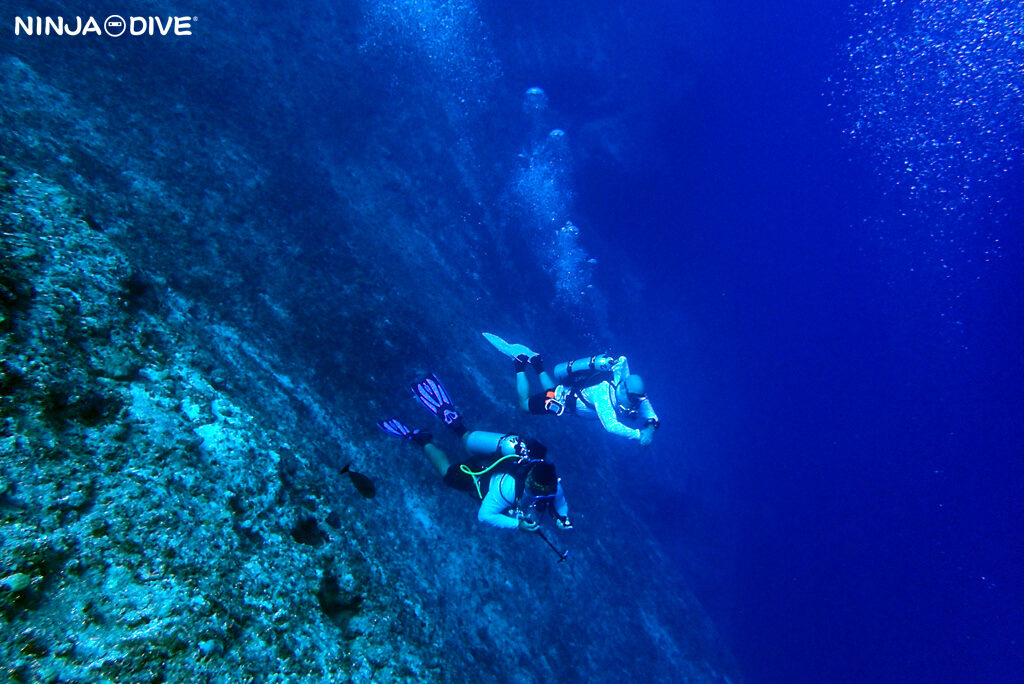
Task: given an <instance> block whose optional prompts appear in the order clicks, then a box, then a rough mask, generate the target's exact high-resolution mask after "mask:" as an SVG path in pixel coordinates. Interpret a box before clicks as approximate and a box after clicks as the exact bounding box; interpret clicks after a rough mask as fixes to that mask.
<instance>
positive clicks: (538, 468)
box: [526, 461, 558, 496]
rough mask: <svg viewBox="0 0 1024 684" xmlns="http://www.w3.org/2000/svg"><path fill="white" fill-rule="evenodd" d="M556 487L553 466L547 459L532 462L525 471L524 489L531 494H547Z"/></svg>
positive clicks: (556, 480) (556, 478) (556, 475)
mask: <svg viewBox="0 0 1024 684" xmlns="http://www.w3.org/2000/svg"><path fill="white" fill-rule="evenodd" d="M557 489H558V474H557V473H556V472H555V466H554V465H552V464H551V463H548V462H547V461H541V462H540V463H534V464H533V465H532V466H530V469H529V470H528V471H526V490H527V492H529V493H530V494H531V495H533V496H549V495H552V494H554V493H555V491H556V490H557Z"/></svg>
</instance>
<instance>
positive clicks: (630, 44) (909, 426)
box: [491, 2, 1024, 682]
mask: <svg viewBox="0 0 1024 684" xmlns="http://www.w3.org/2000/svg"><path fill="white" fill-rule="evenodd" d="M715 6H716V9H715V12H714V14H715V16H714V19H715V21H714V28H715V30H714V32H713V33H712V34H709V35H708V41H709V42H710V43H711V45H709V46H708V49H707V50H706V51H705V52H704V53H703V54H701V55H698V56H696V57H694V56H692V55H689V56H688V55H686V54H684V52H685V51H683V50H682V49H681V48H680V49H678V50H677V49H675V48H674V42H673V41H674V37H673V31H675V30H677V29H679V26H677V25H674V24H673V21H672V20H671V17H672V16H673V12H674V11H675V8H674V7H673V6H670V5H665V6H664V7H661V8H660V9H662V10H663V11H664V13H663V14H662V15H658V13H657V12H656V11H654V10H653V9H652V10H651V16H650V17H648V18H641V19H640V21H641V22H642V23H643V25H644V26H645V27H646V33H643V34H641V35H637V34H630V33H628V32H623V33H622V34H619V35H615V36H606V38H607V40H608V42H609V45H607V46H605V49H606V50H608V51H610V52H611V53H612V54H613V55H614V56H615V58H616V60H615V64H616V68H617V69H621V70H622V73H616V74H608V79H609V81H615V80H617V82H618V83H620V89H619V90H618V91H614V90H613V91H612V95H614V94H615V93H616V92H618V94H620V95H622V100H621V101H619V102H618V104H619V105H620V106H622V104H623V102H625V101H626V100H632V102H629V103H628V104H630V105H636V104H637V102H638V101H639V102H641V106H636V107H635V108H633V109H629V108H628V107H627V114H625V115H624V116H623V123H624V125H625V130H627V131H629V135H628V146H629V147H630V152H629V154H630V155H631V156H632V157H634V159H635V160H640V162H639V163H635V162H634V163H632V164H620V163H617V162H615V161H611V160H609V159H608V158H607V157H602V156H601V155H600V154H591V155H587V154H581V155H579V158H578V160H577V164H576V190H577V209H578V213H579V215H580V216H581V217H582V218H581V220H580V221H578V223H580V224H581V225H582V226H583V227H584V246H585V247H586V248H587V249H588V250H590V251H591V252H592V253H593V254H595V255H596V256H597V257H598V259H599V262H600V263H601V264H604V267H603V268H602V269H600V271H599V274H598V278H599V284H600V285H601V286H602V287H603V288H604V289H605V290H607V291H609V292H611V293H612V311H613V317H612V320H613V327H614V328H615V330H614V332H615V333H616V335H617V336H618V341H619V342H620V343H621V346H622V349H621V351H623V352H624V353H628V354H629V356H630V358H631V363H632V365H633V367H634V369H636V370H638V371H640V372H645V371H646V374H647V375H648V376H649V378H650V380H649V382H648V385H649V392H650V394H651V396H652V399H653V400H654V402H655V405H656V406H657V408H658V410H659V412H660V413H661V414H662V417H663V419H664V422H665V427H664V428H663V429H662V430H661V432H660V433H659V437H658V442H657V444H656V447H655V449H654V450H652V453H650V454H645V455H639V456H637V458H639V459H641V460H640V461H639V462H636V461H634V463H638V465H637V466H636V467H627V468H626V470H627V471H629V474H627V476H626V477H624V487H626V488H628V490H629V492H630V494H632V495H633V496H635V497H636V498H637V500H638V502H640V501H646V502H648V503H647V504H644V503H638V506H642V507H645V509H646V510H645V514H646V515H647V517H648V519H649V520H651V521H652V524H654V525H655V527H656V533H657V534H659V535H660V536H661V537H662V539H663V540H664V541H665V542H666V545H667V546H668V547H669V548H670V549H672V550H673V553H675V554H676V556H677V558H678V560H679V563H680V564H681V565H682V566H684V567H685V568H686V569H687V570H688V572H689V573H691V574H692V575H693V577H694V578H695V582H696V584H697V587H698V590H699V591H700V593H701V594H702V598H703V599H704V601H705V603H706V605H707V606H708V607H709V609H710V610H711V611H712V613H713V614H714V616H715V618H716V619H717V620H718V622H719V624H720V625H721V626H722V629H723V631H724V633H725V635H726V636H727V638H728V640H729V642H730V643H731V645H732V647H733V649H734V651H735V652H736V654H737V655H738V657H739V658H740V660H741V663H742V665H743V667H744V670H745V673H746V675H747V676H748V677H749V679H750V680H751V681H753V682H824V681H829V682H841V681H846V682H863V681H899V682H904V681H921V682H925V681H928V682H935V681H991V682H1003V681H1013V680H1016V679H1019V677H1020V672H1022V671H1024V669H1022V668H1024V656H1022V653H1024V642H1022V641H1021V639H1022V637H1024V619H1022V613H1021V605H1022V601H1021V599H1022V591H1021V580H1020V571H1019V568H1020V566H1021V562H1022V561H1024V549H1022V541H1021V533H1020V532H1021V529H1020V525H1019V522H1020V520H1021V518H1022V515H1021V504H1020V501H1019V496H1020V492H1021V485H1022V479H1024V478H1022V466H1021V465H1020V457H1021V455H1022V449H1021V445H1022V444H1024V427H1022V425H1024V395H1022V390H1021V388H1022V386H1024V362H1022V354H1021V349H1022V345H1021V339H1022V336H1021V333H1022V331H1024V316H1022V312H1024V302H1022V295H1021V292H1022V291H1024V288H1022V286H1024V282H1022V279H1024V278H1022V274H1024V269H1022V268H1021V267H1022V254H1024V250H1022V245H1021V243H1020V239H1019V236H1018V235H1017V234H1015V232H1014V230H1015V226H1016V225H1019V223H1020V218H1021V216H1022V214H1021V212H1020V211H1019V207H1017V208H1013V207H1011V209H1010V211H1009V214H1010V215H1009V216H1008V217H1006V218H1004V219H1003V220H1000V221H993V220H991V219H976V220H974V221H973V222H971V223H968V224H966V225H958V226H954V227H953V230H954V235H956V237H955V240H956V242H957V243H958V244H956V246H955V249H956V250H960V249H963V250H966V253H968V254H972V253H973V254H976V255H979V256H980V255H981V254H982V253H983V252H984V249H985V247H986V245H987V243H986V242H985V238H983V237H976V236H975V235H976V234H984V233H986V232H988V231H991V232H993V233H994V234H996V235H998V236H1000V238H1001V244H1002V251H1001V256H1000V257H999V258H997V259H996V260H994V261H992V262H988V263H984V262H982V263H978V262H979V261H982V260H981V259H975V263H973V264H971V265H967V264H966V263H964V264H961V265H962V266H963V267H962V268H959V269H958V270H957V269H954V271H953V272H952V273H950V272H948V271H944V270H943V269H941V268H940V265H939V264H938V263H937V261H938V259H937V257H936V256H935V255H934V251H935V250H929V244H928V240H929V239H928V238H927V233H928V232H929V225H928V220H927V210H926V209H925V211H924V212H923V215H922V214H919V215H917V216H916V217H914V218H905V217H904V218H901V212H900V209H901V208H905V204H906V202H907V200H906V199H905V198H902V197H900V196H899V195H898V194H894V193H891V192H887V191H888V190H890V188H887V183H888V181H887V180H886V177H885V175H884V173H881V172H880V171H879V170H877V169H874V168H873V167H872V165H871V162H870V160H869V158H868V153H867V151H866V150H864V149H861V148H858V147H856V146H855V145H853V144H852V143H851V142H850V141H849V140H847V139H845V138H844V135H843V133H842V126H843V124H844V122H843V119H842V112H841V111H839V110H840V109H841V106H842V102H841V101H837V100H836V98H834V97H833V96H832V95H831V93H830V91H829V89H830V87H832V86H830V85H829V81H828V79H829V77H832V78H833V79H835V78H836V77H837V75H841V74H842V71H843V68H844V59H845V55H844V54H843V44H844V41H845V39H846V36H847V33H848V32H849V31H850V30H851V29H850V27H849V25H848V23H849V20H850V14H849V8H848V7H847V6H846V5H845V4H844V3H838V2H828V3H820V2H815V3H811V2H802V3H782V4H779V3H771V4H767V5H765V4H763V3H752V2H731V3H715ZM595 7H600V5H597V6H595ZM527 9H529V8H527ZM535 9H537V8H535ZM537 11H538V12H540V11H541V10H539V9H538V10H537ZM531 16H533V15H531ZM543 16H544V17H545V18H543V19H541V18H537V21H538V22H539V25H540V27H541V28H540V29H539V30H542V31H548V32H550V33H551V35H552V43H555V42H557V41H556V40H555V36H558V35H562V34H563V33H564V32H568V31H571V30H572V29H571V26H570V19H569V18H568V17H563V18H561V19H560V18H558V17H557V16H555V17H552V16H550V14H548V15H543ZM534 18H536V17H534ZM491 20H492V25H494V26H495V27H496V29H495V30H496V32H497V33H498V35H499V39H500V34H501V30H502V26H507V25H508V24H511V23H514V22H515V21H521V17H516V18H511V17H505V18H504V20H505V21H506V24H504V25H503V24H501V23H499V22H497V21H495V18H494V17H491ZM499 45H500V42H499ZM504 63H505V67H506V70H507V71H508V72H509V74H510V75H511V77H512V78H513V79H516V78H519V79H521V80H522V84H523V85H524V87H525V86H527V85H536V84H540V85H544V86H545V87H547V88H548V90H549V93H550V95H551V98H552V105H553V107H554V108H555V109H556V110H559V111H560V112H561V113H562V116H563V117H564V118H565V119H567V120H568V123H567V124H566V128H567V129H569V133H570V136H572V135H573V134H574V132H577V131H574V129H573V127H572V123H573V121H574V120H575V123H576V124H577V125H578V126H579V127H583V126H585V122H586V120H587V119H588V118H594V117H597V116H600V115H601V114H602V112H601V111H600V107H601V105H600V104H595V99H597V96H599V95H601V94H604V95H608V93H607V92H605V91H602V86H601V79H600V75H598V76H594V77H584V76H580V77H578V78H576V79H575V80H574V79H573V78H571V77H569V76H566V75H565V74H566V72H568V71H570V70H569V68H568V67H567V66H566V65H564V64H562V65H559V64H555V65H551V64H536V65H526V66H521V68H522V73H517V71H516V68H517V67H516V63H515V62H514V60H509V59H506V60H505V62H504ZM681 72H685V74H682V73H681ZM684 75H685V77H686V78H687V79H692V83H693V87H692V89H691V90H689V91H688V92H686V93H685V94H684V95H679V96H675V95H672V94H668V95H666V94H665V93H664V92H663V89H662V88H660V86H661V85H662V84H665V83H666V82H669V83H670V82H672V81H674V80H675V79H677V78H680V77H682V76H684ZM531 79H533V80H535V81H536V83H534V82H531ZM621 84H628V86H626V85H621ZM623 89H624V90H625V91H626V93H623V92H622V90H623ZM607 99H608V98H607V97H606V98H605V100H607ZM613 99H614V98H613ZM1014 186H1017V187H1019V184H1017V183H1016V182H1015V179H1010V180H1007V181H1005V187H1001V188H1000V189H1001V190H1003V191H1004V192H1005V193H1006V195H1007V196H1008V197H1012V196H1013V195H1014V192H1013V190H1012V188H1013V187H1014ZM985 221H991V223H988V224H986V223H985ZM926 251H927V252H931V253H930V254H925V253H924V252H926ZM630 273H634V274H635V273H640V274H641V280H642V281H643V285H642V287H641V288H640V289H639V291H638V289H637V288H636V287H633V286H623V285H622V284H621V282H622V280H623V279H624V278H628V277H629V275H628V274H630ZM630 458H633V455H632V454H631V455H630ZM654 474H657V476H656V477H655V476H654ZM630 475H631V477H630Z"/></svg>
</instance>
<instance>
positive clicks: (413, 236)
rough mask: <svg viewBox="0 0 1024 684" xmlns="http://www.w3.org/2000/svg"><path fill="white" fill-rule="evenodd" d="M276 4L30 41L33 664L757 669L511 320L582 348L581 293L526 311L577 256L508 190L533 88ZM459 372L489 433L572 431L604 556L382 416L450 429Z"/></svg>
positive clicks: (334, 7)
mask: <svg viewBox="0 0 1024 684" xmlns="http://www.w3.org/2000/svg"><path fill="white" fill-rule="evenodd" d="M264 4H266V5H267V6H266V7H257V8H255V9H254V8H250V9H248V10H247V11H242V10H241V9H240V8H236V7H234V6H233V5H231V4H227V3H217V2H212V3H204V4H203V6H202V8H201V9H197V10H196V11H197V12H200V15H199V17H198V20H197V21H196V25H195V34H194V35H193V36H192V37H190V38H187V39H185V38H179V39H172V38H159V37H153V38H138V39H134V40H125V41H121V42H111V41H104V40H102V39H96V40H89V39H84V38H83V39H80V40H77V41H73V40H70V39H64V40H63V41H53V40H48V39H46V37H35V38H34V39H26V38H25V37H24V36H22V37H14V36H12V35H11V34H9V33H8V34H6V35H5V37H4V39H3V41H4V42H3V43H0V155H2V156H0V205H2V206H0V210H2V211H0V220H2V226H0V357H2V367H0V388H2V396H0V402H2V403H0V530H2V535H0V610H2V620H3V623H4V624H3V629H2V630H0V634H2V636H0V653H2V662H3V665H2V667H3V669H4V674H5V676H6V677H8V678H9V679H11V680H14V681H58V680H59V681H97V680H104V679H118V680H123V681H165V680H171V681H186V680H197V679H202V678H207V679H213V680H217V681H228V680H245V679H250V680H256V681H265V680H272V679H277V680H280V679H281V678H283V677H296V678H304V679H307V680H310V681H371V680H373V681H395V680H398V681H496V682H540V681H591V682H592V681H612V680H618V679H619V677H620V673H621V672H623V671H629V672H633V673H636V674H640V675H644V676H648V677H652V678H654V679H655V680H658V681H725V680H726V679H731V680H732V681H736V680H737V676H736V674H735V668H734V666H733V664H732V661H731V659H730V657H729V655H728V654H727V653H726V652H725V650H724V649H723V647H722V646H721V644H720V643H719V641H718V638H717V636H716V634H715V631H714V628H713V626H712V625H711V624H710V623H709V621H708V620H707V618H706V616H705V615H704V613H703V611H702V610H701V608H700V606H699V605H698V604H697V602H696V601H695V600H694V599H693V598H692V596H691V595H690V593H689V592H688V590H687V589H686V587H685V584H684V583H683V582H682V580H681V579H680V578H679V577H678V576H677V575H676V574H675V572H674V570H673V568H671V567H669V566H668V564H667V563H666V562H665V560H664V559H663V558H662V556H661V555H660V553H659V551H658V550H657V549H656V548H655V547H654V546H653V545H652V544H651V543H649V542H647V541H645V539H646V537H647V535H646V531H645V528H644V524H643V522H642V521H641V520H638V519H637V517H636V516H635V515H634V514H633V513H632V512H631V510H630V508H629V506H628V502H627V501H623V500H621V497H618V496H616V494H615V468H616V467H617V464H621V463H622V462H623V461H624V458H625V457H624V456H623V455H622V454H621V453H615V450H614V449H612V448H611V447H616V446H617V447H621V446H622V445H609V444H608V441H607V439H605V438H603V437H602V436H601V435H600V434H597V433H596V432H595V431H593V430H589V429H587V426H585V425H581V424H576V425H563V424H558V423H556V422H544V421H539V420H534V419H531V418H529V417H520V416H518V415H516V413H515V412H514V410H513V406H512V397H513V384H512V376H511V372H510V368H508V367H506V363H507V361H506V360H505V359H503V358H500V357H498V356H497V355H496V354H494V353H493V350H491V349H490V348H488V347H487V345H486V343H485V342H484V341H483V340H482V338H481V337H480V335H479V332H480V331H481V330H486V329H493V330H495V331H496V332H505V333H507V334H509V335H523V334H526V333H529V334H530V335H536V336H541V335H542V336H543V337H544V339H543V340H542V341H543V344H544V345H545V346H544V350H545V351H546V352H547V353H548V354H549V355H554V356H560V355H563V354H564V355H566V356H567V357H568V356H571V355H573V354H575V353H576V352H577V351H579V348H578V346H579V340H578V339H577V338H574V337H573V336H572V335H571V334H569V333H566V332H565V331H559V330H558V327H559V326H558V325H557V321H558V312H557V310H556V308H555V306H554V304H553V300H554V297H553V296H552V297H550V298H545V297H539V298H533V300H532V301H521V297H520V296H519V294H520V292H521V289H520V287H519V285H518V284H519V283H522V282H541V281H543V278H544V275H543V273H542V272H541V269H540V267H539V266H537V265H535V264H534V263H533V262H532V261H530V260H529V259H526V258H522V257H523V255H522V254H521V249H519V247H518V246H517V238H516V236H515V235H514V234H513V233H512V232H510V231H509V230H508V226H506V225H503V219H502V217H501V216H499V215H498V214H497V213H496V212H497V210H496V209H495V207H496V206H497V205H498V198H499V197H500V196H501V194H502V192H503V187H504V185H505V183H506V182H507V179H508V178H510V177H511V176H512V169H511V168H509V167H508V165H509V164H511V163H512V160H513V159H514V150H512V149H511V148H510V147H509V146H508V145H507V144H506V143H504V142H503V135H504V134H505V133H507V132H508V131H506V130H504V129H503V128H502V127H503V126H508V125H509V124H506V123H501V122H503V121H505V122H507V121H509V120H510V119H509V117H507V116H506V117H504V118H502V117H497V116H493V115H494V114H495V112H496V111H502V110H503V108H508V109H514V108H515V107H517V106H518V105H517V104H516V102H517V97H518V94H513V95H512V96H511V97H509V98H507V99H508V102H505V101H504V100H502V98H501V97H496V98H495V99H494V100H493V101H490V100H488V98H487V97H486V95H487V93H482V92H476V91H475V90H474V88H477V87H481V88H482V87H484V86H480V85H479V84H480V83H482V84H484V85H486V84H487V83H492V82H493V81H494V80H495V79H497V72H498V69H497V67H496V66H495V65H494V64H493V63H491V62H489V61H488V59H487V56H486V54H484V53H481V54H479V55H476V56H475V57H473V59H470V60H469V61H468V62H466V63H463V64H456V65H454V67H453V65H451V64H438V63H436V61H435V62H431V61H430V60H427V59H423V57H422V53H421V52H417V50H419V51H423V50H428V51H429V50H436V49H446V45H445V44H441V45H434V44H428V45H425V46H424V45H416V46H410V45H409V43H408V40H409V36H410V35H413V36H414V35H416V32H415V31H412V32H410V31H409V30H404V31H397V30H391V31H385V30H383V29H382V26H383V27H391V28H393V27H394V26H398V25H399V24H398V22H399V20H401V21H406V22H409V21H412V19H410V17H408V16H404V15H403V16H392V15H389V14H388V13H387V12H383V13H381V11H377V12H372V11H370V10H369V7H370V6H369V5H368V6H365V7H364V6H361V5H359V4H357V3H355V2H341V3H333V2H332V3H327V2H324V3H313V4H310V5H307V6H304V7H302V8H301V9H299V8H295V7H289V8H285V7H277V6H273V7H272V6H270V4H269V3H256V5H264ZM46 5H47V7H46V8H44V10H45V11H46V12H48V13H50V14H52V15H54V16H57V15H67V16H74V15H75V14H76V11H75V9H74V8H73V7H70V6H67V5H64V4H63V3H60V2H51V3H46ZM101 5H103V3H97V7H96V8H94V9H92V10H91V11H92V12H93V13H94V14H95V15H97V16H105V15H104V14H103V13H102V10H103V9H104V8H103V7H100V6H101ZM143 7H144V8H145V9H142V8H143ZM381 7H384V6H381ZM424 7H427V6H426V5H425V6H424ZM377 9H378V10H380V8H377ZM133 11H134V10H133ZM138 12H139V13H140V14H143V13H151V14H164V15H166V14H173V13H175V12H174V11H168V9H167V7H165V6H163V5H161V4H160V3H155V2H151V3H140V4H139V8H138ZM310 16H315V17H317V20H316V21H309V20H308V19H309V17H310ZM466 16H469V19H472V15H465V14H463V17H464V18H465V17H466ZM5 19H9V17H7V18H5ZM435 19H437V17H435ZM382 22H383V23H382ZM388 22H391V23H388ZM474 27H475V24H473V23H472V22H471V21H470V22H469V23H468V24H467V23H465V22H464V23H463V24H460V25H459V27H458V28H459V30H460V31H463V33H464V34H465V35H467V36H470V37H472V35H474V34H473V31H474V30H476V29H475V28H474ZM406 28H407V29H408V27H406ZM413 28H415V26H414V27H413ZM459 35H462V34H459ZM403 41H405V42H403ZM414 48H415V49H414ZM461 54H463V57H464V58H465V52H463V53H461ZM399 67H401V68H402V69H403V70H404V71H402V72H401V74H402V75H401V77H399V76H397V75H396V74H397V73H398V69H399ZM456 67H457V68H456ZM467 71H470V72H472V73H473V74H476V76H477V77H478V78H477V79H476V80H475V81H474V83H477V84H478V85H475V86H472V87H470V85H469V84H463V85H461V86H459V85H458V84H456V85H457V86H458V87H452V88H450V89H446V88H445V87H441V86H442V85H444V84H451V83H452V74H453V73H466V72H467ZM553 292H554V290H553V288H552V293H553ZM540 341H541V340H538V342H540ZM584 351H588V350H584ZM427 371H434V372H436V373H438V374H439V375H440V376H441V377H442V378H443V379H444V380H445V381H446V383H447V384H448V385H449V389H450V390H451V392H452V394H453V395H454V396H455V397H456V398H457V399H458V401H459V403H460V405H462V407H463V408H464V410H465V412H466V414H467V419H469V420H470V422H471V423H472V424H473V425H477V426H479V427H482V428H490V429H496V430H508V431H512V430H522V431H526V432H534V433H537V434H540V435H541V436H543V438H544V440H545V442H547V443H548V444H549V447H550V449H551V453H552V458H553V460H554V461H555V462H556V463H557V464H558V465H559V468H560V471H561V474H562V475H563V478H564V479H565V486H566V489H567V492H568V495H569V499H570V503H571V504H572V505H573V508H574V517H575V518H576V524H577V529H576V530H575V531H573V532H571V533H567V534H566V535H565V536H562V537H560V538H559V542H560V543H564V544H566V545H567V546H568V547H570V548H571V550H572V560H571V562H569V563H565V564H557V563H556V562H555V561H556V558H555V557H554V554H553V553H552V552H551V551H550V549H548V548H547V547H545V546H544V545H543V544H541V543H539V542H540V540H539V539H537V538H536V537H533V536H531V535H524V534H519V533H507V532H501V531H496V530H490V529H484V528H483V527H481V526H480V525H479V524H477V522H476V520H475V514H474V505H473V502H472V500H470V499H469V498H467V497H464V496H462V495H460V494H457V493H455V492H453V491H451V490H447V489H445V488H444V487H442V486H441V483H440V482H439V480H438V478H437V476H436V474H435V473H434V472H433V471H432V469H431V468H430V467H429V465H428V464H427V463H426V461H425V460H424V459H423V458H422V457H421V456H420V455H419V454H418V453H416V452H415V450H414V449H412V448H411V447H410V446H409V445H408V444H402V443H399V442H397V441H393V440H388V439H386V438H385V437H383V436H382V435H381V434H379V433H378V432H377V431H376V428H374V426H373V421H374V420H376V419H380V418H383V417H386V416H388V415H401V416H402V417H403V418H407V419H409V420H410V421H412V422H415V423H419V424H422V425H423V426H424V427H426V426H427V425H429V423H428V421H426V420H425V419H424V418H425V417H426V415H425V414H423V412H422V410H421V409H418V407H416V406H415V405H414V402H413V401H412V400H411V398H409V397H408V396H407V390H406V389H405V387H406V385H407V383H408V382H409V381H410V380H412V379H413V378H415V377H416V376H417V375H418V374H422V373H424V372H427ZM435 431H436V429H435ZM445 446H448V447H450V448H451V449H452V450H453V451H454V450H455V448H456V447H455V444H454V442H445ZM620 451H622V450H621V449H620ZM629 453H631V454H632V452H629ZM349 462H352V463H353V468H354V469H356V470H358V471H359V472H362V473H365V474H366V475H367V476H369V477H370V478H372V479H373V480H374V482H375V483H376V488H377V494H376V497H374V498H372V499H364V498H362V497H361V496H360V494H359V493H358V492H357V491H356V489H355V488H353V486H352V484H351V483H350V482H349V481H348V478H347V477H346V476H345V475H343V474H342V472H341V470H342V467H343V466H344V465H346V464H347V463H349Z"/></svg>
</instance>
